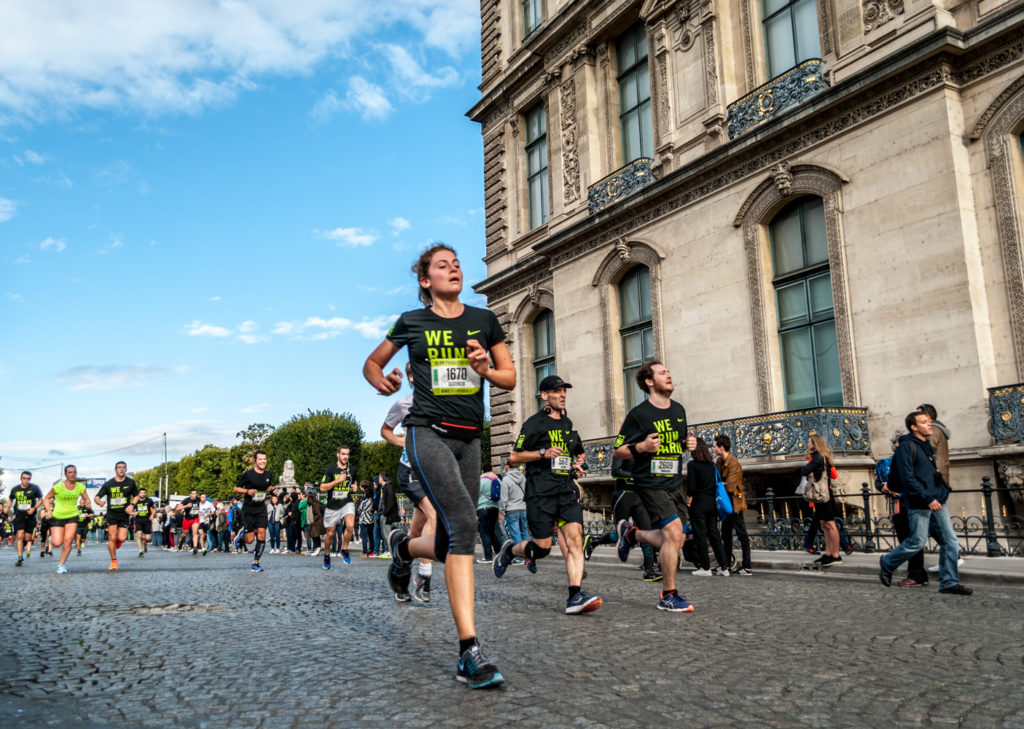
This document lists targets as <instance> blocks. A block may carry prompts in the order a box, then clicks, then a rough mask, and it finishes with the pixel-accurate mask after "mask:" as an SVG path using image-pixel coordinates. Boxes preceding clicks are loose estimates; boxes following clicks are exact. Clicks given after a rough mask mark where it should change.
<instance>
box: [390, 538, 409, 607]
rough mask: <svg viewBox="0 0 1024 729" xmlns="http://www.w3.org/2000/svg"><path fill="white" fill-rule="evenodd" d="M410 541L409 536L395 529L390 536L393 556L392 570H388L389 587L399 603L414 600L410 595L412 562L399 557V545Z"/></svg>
mask: <svg viewBox="0 0 1024 729" xmlns="http://www.w3.org/2000/svg"><path fill="white" fill-rule="evenodd" d="M408 540H409V535H408V534H406V533H405V531H404V530H402V529H395V530H394V531H393V532H391V534H389V535H388V549H389V550H390V551H391V554H392V555H393V556H392V559H391V568H390V569H389V570H388V585H390V587H391V591H392V592H393V593H394V594H395V599H396V600H398V601H399V602H408V601H409V600H410V599H412V598H411V597H410V595H409V578H410V577H411V576H412V570H411V569H410V562H409V560H404V559H402V558H401V557H400V556H399V554H400V552H399V545H401V543H402V542H403V541H408Z"/></svg>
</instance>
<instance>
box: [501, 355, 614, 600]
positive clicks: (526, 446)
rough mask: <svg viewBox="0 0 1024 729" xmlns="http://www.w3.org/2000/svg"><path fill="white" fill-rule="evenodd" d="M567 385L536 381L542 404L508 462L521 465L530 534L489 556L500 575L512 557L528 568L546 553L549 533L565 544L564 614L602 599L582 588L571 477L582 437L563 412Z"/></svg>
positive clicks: (579, 516)
mask: <svg viewBox="0 0 1024 729" xmlns="http://www.w3.org/2000/svg"><path fill="white" fill-rule="evenodd" d="M570 387H572V385H571V384H569V383H568V382H565V381H564V380H563V379H562V378H561V377H559V376H558V375H548V376H547V377H545V378H544V379H543V380H541V382H540V386H539V389H540V397H541V400H543V401H544V409H543V410H541V411H540V412H539V413H535V414H534V415H532V416H530V418H529V419H527V421H526V422H525V423H523V428H522V430H521V431H520V433H519V438H518V439H517V440H516V445H515V448H514V449H513V450H512V454H511V455H510V456H509V462H510V463H525V464H526V522H527V526H529V529H530V534H531V538H530V539H527V540H524V541H522V542H520V543H519V544H515V543H514V542H513V541H512V540H511V539H509V540H508V541H506V542H505V543H504V544H503V545H502V546H501V550H500V551H499V552H498V555H497V556H496V557H495V558H494V566H493V569H494V576H495V577H501V576H502V575H503V574H505V570H507V569H508V566H509V565H510V564H511V563H512V560H513V559H514V558H515V557H522V558H523V559H525V560H526V566H527V568H528V569H529V570H530V572H536V571H537V560H538V559H541V558H542V557H546V556H547V555H548V554H549V553H550V552H551V536H552V534H553V533H554V531H555V529H557V530H558V541H559V543H560V544H562V545H563V546H564V547H565V550H564V551H565V571H566V573H567V574H568V577H569V599H568V600H567V601H566V603H565V613H566V615H579V614H581V613H589V612H593V611H594V610H597V609H598V608H599V607H601V598H600V597H598V596H597V595H588V594H587V593H586V592H584V591H583V590H582V589H581V585H582V582H583V507H582V506H581V505H580V492H579V489H578V488H577V487H576V484H575V483H574V481H573V477H574V475H575V474H581V475H582V470H581V469H580V466H581V464H582V463H583V461H584V460H585V459H586V453H585V452H584V450H583V442H582V441H581V440H580V436H579V434H578V433H577V432H576V431H575V430H573V427H572V421H571V420H569V418H568V416H567V415H566V414H565V398H566V392H567V390H568V388H570Z"/></svg>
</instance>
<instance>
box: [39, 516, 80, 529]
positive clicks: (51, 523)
mask: <svg viewBox="0 0 1024 729" xmlns="http://www.w3.org/2000/svg"><path fill="white" fill-rule="evenodd" d="M66 524H74V525H75V526H78V514H75V515H74V516H69V517H68V518H67V519H43V520H41V521H40V522H39V529H40V531H43V530H50V529H63V528H64V525H66Z"/></svg>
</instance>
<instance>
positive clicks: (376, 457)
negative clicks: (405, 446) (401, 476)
mask: <svg viewBox="0 0 1024 729" xmlns="http://www.w3.org/2000/svg"><path fill="white" fill-rule="evenodd" d="M401 459H402V449H401V448H399V447H398V446H396V445H391V444H390V443H388V442H387V441H386V440H378V441H376V442H375V443H364V444H363V457H362V462H361V463H360V465H359V470H358V471H356V473H358V474H359V480H360V481H369V480H371V479H373V477H374V476H376V475H377V474H378V473H383V474H384V475H385V476H387V477H388V480H389V481H391V483H398V462H399V461H400V460H401Z"/></svg>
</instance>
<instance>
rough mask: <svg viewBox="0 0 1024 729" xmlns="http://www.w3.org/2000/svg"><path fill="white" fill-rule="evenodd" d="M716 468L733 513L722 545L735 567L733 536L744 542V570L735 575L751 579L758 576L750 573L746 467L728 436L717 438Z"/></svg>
mask: <svg viewBox="0 0 1024 729" xmlns="http://www.w3.org/2000/svg"><path fill="white" fill-rule="evenodd" d="M715 455H716V456H718V458H717V459H716V460H715V466H716V467H717V468H718V473H719V474H721V476H722V481H723V482H724V483H725V490H726V491H728V492H729V497H730V499H731V500H732V513H731V514H729V516H727V517H725V519H723V520H722V542H723V543H724V544H725V564H726V566H728V565H731V564H732V533H733V531H735V532H736V538H737V539H739V540H740V560H741V561H740V568H739V569H738V570H736V571H735V572H733V574H734V575H741V576H743V577H747V576H749V575H752V574H754V573H753V572H751V571H750V537H749V536H747V524H746V522H745V521H744V520H743V512H744V511H746V510H747V498H746V496H744V495H743V466H741V465H740V462H739V461H738V460H736V456H734V455H733V454H732V439H730V438H729V436H727V435H725V434H724V433H719V434H718V435H716V436H715Z"/></svg>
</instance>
